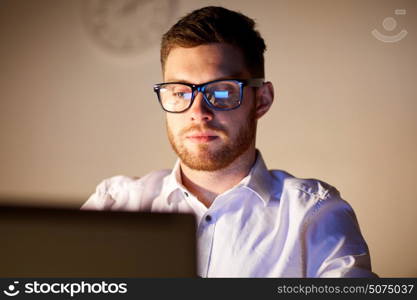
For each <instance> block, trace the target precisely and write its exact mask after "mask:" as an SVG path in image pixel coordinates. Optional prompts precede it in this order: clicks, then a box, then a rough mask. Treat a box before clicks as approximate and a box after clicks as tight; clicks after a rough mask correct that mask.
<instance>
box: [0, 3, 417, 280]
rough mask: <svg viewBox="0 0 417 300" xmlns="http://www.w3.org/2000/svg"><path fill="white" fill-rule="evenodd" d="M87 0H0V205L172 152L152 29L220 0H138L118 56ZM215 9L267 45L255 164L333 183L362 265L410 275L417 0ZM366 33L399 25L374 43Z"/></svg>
mask: <svg viewBox="0 0 417 300" xmlns="http://www.w3.org/2000/svg"><path fill="white" fill-rule="evenodd" d="M86 3H87V4H88V3H94V1H93V2H91V1H90V2H88V1H79V0H77V1H64V0H59V1H57V0H42V1H23V0H2V1H1V2H0V70H1V71H0V141H1V147H0V165H1V169H0V198H1V201H2V202H3V203H10V202H12V203H15V204H16V203H21V204H27V203H28V202H31V203H35V204H39V205H45V204H46V205H54V206H60V205H65V206H71V207H78V206H80V205H81V203H82V202H83V201H85V199H86V198H87V197H88V196H89V194H91V193H92V192H93V191H94V188H95V186H96V184H98V183H99V182H100V181H101V180H102V179H103V178H106V177H110V176H113V175H117V174H126V175H138V176H141V175H143V174H146V173H148V172H150V171H152V170H155V169H162V168H171V167H172V165H173V163H174V161H175V156H174V154H173V153H172V151H171V149H170V147H169V144H168V142H167V141H166V137H165V127H164V114H163V113H162V111H161V109H160V107H159V104H158V103H157V100H156V97H155V95H154V94H153V92H152V85H153V84H154V83H157V82H160V81H161V74H160V67H159V45H158V41H157V39H155V37H159V36H160V34H161V33H162V32H163V31H164V30H166V29H167V28H168V26H170V25H171V24H173V22H174V21H175V19H176V18H178V17H180V16H182V15H184V14H185V13H187V12H189V11H191V10H192V9H195V8H198V7H201V6H204V5H207V4H221V2H220V1H202V0H201V1H180V0H178V1H174V2H172V3H173V4H174V5H173V7H171V8H169V9H168V10H164V11H165V15H161V14H160V15H159V18H158V15H153V12H151V13H149V11H152V9H153V8H152V7H150V8H149V7H147V8H145V6H144V7H143V11H145V9H150V10H149V11H147V12H146V13H143V11H142V15H140V13H141V11H140V9H139V17H138V18H139V19H140V20H141V21H140V23H138V25H137V26H138V27H140V28H141V30H140V31H141V32H142V33H143V34H145V36H146V34H149V36H148V37H146V38H144V39H143V40H144V41H146V42H144V43H143V46H141V47H140V49H139V50H137V51H136V52H134V53H130V54H126V53H124V54H123V53H120V52H114V51H110V50H109V49H108V48H105V47H102V46H100V44H99V43H98V40H97V39H95V38H94V37H93V35H92V34H91V31H89V30H88V27H87V26H86V13H85V12H86ZM141 5H142V4H141ZM143 5H151V4H149V3H148V4H143ZM225 6H226V7H228V8H231V9H237V10H240V11H242V12H243V13H246V14H248V15H249V16H251V17H253V18H255V19H256V21H257V22H258V26H259V29H260V31H261V32H262V34H263V36H264V38H265V40H266V42H267V47H268V50H267V53H266V70H267V79H268V80H270V81H272V82H273V83H274V85H275V89H276V99H275V103H274V106H273V108H272V109H271V111H270V113H269V114H268V115H267V116H266V117H265V118H264V119H263V120H261V122H260V124H259V134H258V141H257V146H258V148H259V149H261V150H262V153H263V156H264V158H265V160H266V162H267V164H268V166H269V167H270V168H275V169H284V170H287V171H288V172H290V173H292V174H294V175H296V176H298V177H314V178H320V179H322V180H324V181H327V182H329V183H330V184H332V185H334V186H336V187H337V188H338V189H339V190H340V191H341V193H342V196H343V198H344V199H346V200H347V201H349V203H350V204H351V205H352V206H353V208H354V209H355V212H356V214H357V216H358V219H359V223H360V225H361V228H362V232H363V234H364V236H365V238H366V240H367V242H368V244H369V247H370V250H371V254H372V263H373V267H374V270H375V272H377V273H378V274H379V275H380V276H384V277H386V276H394V277H395V276H398V277H401V276H417V258H416V255H415V254H416V253H417V238H416V234H415V231H414V230H416V222H417V221H416V220H417V201H416V200H417V197H416V195H415V194H414V192H413V186H414V184H415V183H414V182H415V178H416V175H415V174H416V172H417V156H416V153H417V137H416V133H417V130H416V129H417V118H416V117H415V116H416V112H417V101H416V100H417V99H416V96H417V82H416V78H417V59H416V58H417V57H416V55H417V54H416V53H417V42H416V29H417V26H416V25H417V18H416V13H417V1H414V0H408V1H406V0H399V1H393V0H392V1H391V0H390V1H378V0H368V1H347V0H338V1H330V0H328V1H325V0H321V1H308V0H298V1H289V0H282V1H256V2H254V1H237V0H233V1H228V2H227V4H226V5H225ZM161 7H162V8H161V9H163V6H161ZM395 9H405V10H406V14H405V15H395ZM387 17H392V18H394V20H395V21H396V22H397V27H396V28H394V29H393V30H392V31H390V30H387V29H385V28H388V29H392V27H394V25H395V23H394V21H392V19H386V18H387ZM164 18H166V22H165V19H164ZM152 20H160V23H158V24H156V25H155V24H154V23H152V22H153V21H152ZM384 20H385V23H384V24H385V28H384V26H383V25H384V24H383V21H384ZM133 24H134V23H132V26H134V25H133ZM390 26H391V27H390ZM373 29H378V30H379V31H380V32H381V33H383V34H385V35H395V34H398V33H399V32H400V31H401V30H402V29H405V30H407V32H408V34H407V36H406V37H405V38H404V39H402V40H400V41H398V42H396V43H387V42H383V41H380V40H377V39H376V38H375V37H374V36H373V35H372V34H371V31H372V30H373Z"/></svg>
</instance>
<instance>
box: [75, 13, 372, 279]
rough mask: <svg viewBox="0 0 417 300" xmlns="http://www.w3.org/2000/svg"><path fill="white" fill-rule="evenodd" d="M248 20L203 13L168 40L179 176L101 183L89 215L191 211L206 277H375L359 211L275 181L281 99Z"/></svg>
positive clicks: (165, 61)
mask: <svg viewBox="0 0 417 300" xmlns="http://www.w3.org/2000/svg"><path fill="white" fill-rule="evenodd" d="M254 27H255V23H254V21H253V20H252V19H250V18H248V17H246V16H244V15H242V14H240V13H237V12H234V11H230V10H227V9H225V8H221V7H205V8H202V9H199V10H196V11H193V12H192V13H190V14H189V15H187V16H185V17H184V18H182V19H181V20H180V21H178V22H177V23H176V24H175V25H174V26H173V27H172V28H171V29H170V30H169V31H168V32H167V33H166V34H165V35H164V36H163V39H162V47H161V63H162V70H163V78H164V83H161V84H157V85H155V87H154V90H155V92H156V94H157V97H158V99H159V102H160V104H161V107H162V109H164V110H165V111H166V125H167V132H168V138H169V141H170V143H171V145H172V148H173V149H174V151H175V152H176V154H177V155H178V158H179V159H178V161H177V163H176V165H175V167H174V169H173V170H172V171H156V172H152V173H150V174H148V175H146V176H144V177H142V178H140V179H135V178H129V177H124V176H117V177H113V178H110V179H107V180H104V181H103V182H102V183H101V184H100V185H99V186H98V187H97V190H96V192H95V193H94V194H93V195H92V196H91V197H90V198H89V199H88V201H87V202H86V203H85V204H84V205H83V207H82V208H83V209H97V210H105V209H109V210H110V209H111V210H130V211H139V210H141V211H143V210H147V211H152V212H162V211H163V212H192V213H194V214H195V215H196V217H197V218H198V228H197V235H198V249H199V254H198V255H199V275H200V276H202V277H371V276H374V274H373V273H372V272H371V265H370V258H369V252H368V248H367V245H366V243H365V241H364V239H363V237H362V235H361V233H360V229H359V225H358V223H357V221H356V217H355V215H354V212H353V210H352V208H351V207H350V206H349V204H347V203H346V202H345V201H344V200H342V199H341V198H340V196H339V193H338V192H337V190H336V189H335V188H333V187H331V186H329V185H327V184H325V183H323V182H320V181H318V180H312V179H308V180H306V179H298V178H294V177H293V176H291V175H290V174H288V173H286V172H283V171H278V170H275V171H268V170H267V169H266V166H265V164H264V161H263V159H262V155H261V153H260V152H259V151H258V150H257V149H256V148H255V136H256V127H257V121H258V120H259V119H260V118H261V117H262V116H263V115H264V114H265V113H266V112H267V111H268V110H269V108H270V106H271V104H272V102H273V98H274V91H273V86H272V83H271V82H265V81H264V79H263V78H264V58H263V54H264V51H265V43H264V40H263V39H262V37H261V36H260V34H259V32H258V31H256V30H255V29H254Z"/></svg>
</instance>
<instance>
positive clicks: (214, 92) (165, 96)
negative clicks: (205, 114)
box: [159, 81, 241, 112]
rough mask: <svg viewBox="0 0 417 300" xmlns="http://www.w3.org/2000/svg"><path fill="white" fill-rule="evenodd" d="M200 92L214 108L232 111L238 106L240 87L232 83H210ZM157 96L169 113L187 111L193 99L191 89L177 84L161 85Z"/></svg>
mask: <svg viewBox="0 0 417 300" xmlns="http://www.w3.org/2000/svg"><path fill="white" fill-rule="evenodd" d="M201 92H202V93H203V95H204V97H205V98H206V99H207V100H208V101H209V102H210V104H211V105H212V106H213V107H215V108H219V109H232V108H235V107H237V106H239V104H240V99H241V95H240V85H239V83H237V82H234V81H218V82H212V83H209V84H207V85H205V86H203V87H202V88H201ZM159 96H160V100H161V104H162V106H163V107H164V109H165V110H168V111H171V112H180V111H183V110H185V109H187V108H188V107H189V106H190V102H191V100H192V97H193V95H192V88H191V87H190V86H187V85H184V84H179V83H167V84H163V85H161V86H160V89H159ZM194 96H195V95H194Z"/></svg>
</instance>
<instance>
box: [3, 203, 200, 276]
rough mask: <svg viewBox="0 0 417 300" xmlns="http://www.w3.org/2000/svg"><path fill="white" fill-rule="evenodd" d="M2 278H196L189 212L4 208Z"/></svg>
mask: <svg viewBox="0 0 417 300" xmlns="http://www.w3.org/2000/svg"><path fill="white" fill-rule="evenodd" d="M0 236H1V240H2V247H1V248H0V266H1V268H0V276H1V277H194V276H196V241H195V218H194V216H193V215H186V214H165V213H138V212H110V211H105V212H102V211H100V212H98V211H78V210H62V209H45V208H13V207H1V208H0Z"/></svg>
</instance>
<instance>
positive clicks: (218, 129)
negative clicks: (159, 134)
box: [180, 123, 228, 136]
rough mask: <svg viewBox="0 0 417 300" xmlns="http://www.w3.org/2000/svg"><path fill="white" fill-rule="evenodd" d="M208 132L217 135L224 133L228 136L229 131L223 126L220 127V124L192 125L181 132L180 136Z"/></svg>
mask: <svg viewBox="0 0 417 300" xmlns="http://www.w3.org/2000/svg"><path fill="white" fill-rule="evenodd" d="M207 130H211V131H214V132H216V133H219V134H220V133H222V134H224V135H226V136H228V131H227V129H226V128H225V127H223V126H222V125H218V124H209V123H207V124H191V125H190V126H187V127H185V128H183V129H182V130H181V131H180V135H185V134H187V133H189V132H196V131H197V132H201V131H207Z"/></svg>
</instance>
